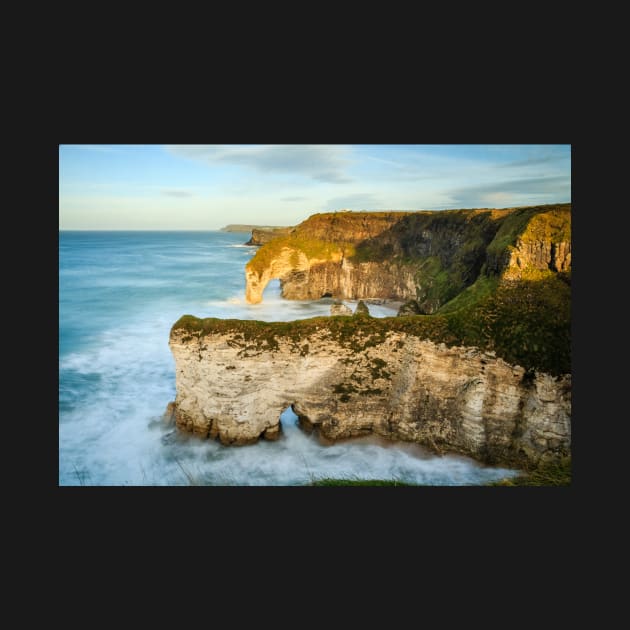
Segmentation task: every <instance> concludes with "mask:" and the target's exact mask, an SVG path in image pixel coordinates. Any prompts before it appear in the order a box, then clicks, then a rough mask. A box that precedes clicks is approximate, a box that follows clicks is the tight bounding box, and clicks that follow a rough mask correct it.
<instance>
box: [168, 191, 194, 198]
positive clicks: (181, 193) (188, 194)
mask: <svg viewBox="0 0 630 630" xmlns="http://www.w3.org/2000/svg"><path fill="white" fill-rule="evenodd" d="M160 193H161V194H162V195H166V196H167V197H193V196H194V195H193V193H191V192H189V191H187V190H161V191H160Z"/></svg>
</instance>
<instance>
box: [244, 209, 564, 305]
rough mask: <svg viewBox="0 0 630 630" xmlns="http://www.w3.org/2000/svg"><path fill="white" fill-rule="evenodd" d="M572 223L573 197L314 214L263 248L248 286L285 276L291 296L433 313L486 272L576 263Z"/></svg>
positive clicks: (257, 290)
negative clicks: (412, 303)
mask: <svg viewBox="0 0 630 630" xmlns="http://www.w3.org/2000/svg"><path fill="white" fill-rule="evenodd" d="M570 231H571V204H559V205H554V206H535V207H527V208H511V209H504V210H491V209H475V210H448V211H446V210H445V211H439V212H424V211H421V212H338V213H325V214H316V215H313V216H311V217H309V218H308V219H307V220H306V221H303V222H302V223H301V224H299V225H298V226H296V227H295V228H293V229H292V230H291V232H290V233H289V234H288V235H286V236H284V237H278V238H274V239H273V240H272V241H270V242H269V243H267V244H266V245H263V246H262V247H261V248H260V249H259V250H258V252H257V253H256V255H255V256H254V257H253V258H252V259H251V260H250V261H249V262H248V264H247V265H246V269H245V281H246V287H245V295H246V299H247V301H248V302H250V303H258V302H260V301H261V300H262V299H263V292H264V289H265V287H266V286H267V283H268V282H269V281H270V280H271V279H274V278H278V279H279V280H280V286H281V291H282V296H283V297H285V298H287V299H293V300H304V299H319V298H321V297H324V296H330V297H334V298H337V299H366V298H385V299H396V300H404V301H407V300H412V299H413V300H416V301H417V303H418V305H419V307H420V309H421V312H422V313H425V314H431V313H435V312H437V311H438V310H439V309H440V308H441V307H442V306H443V305H444V304H446V303H447V302H448V301H449V300H451V299H453V298H454V297H455V296H457V295H458V294H459V293H461V292H462V291H463V290H464V289H465V288H466V287H469V286H471V285H472V284H474V282H475V281H476V280H477V279H478V278H479V277H480V276H481V275H484V274H485V275H488V274H489V275H501V274H503V273H504V272H505V273H506V274H507V276H506V277H508V278H512V279H519V278H521V277H527V276H528V274H530V272H531V271H532V270H539V271H541V270H551V271H564V270H567V269H569V268H570V265H571V239H570ZM523 274H525V275H523Z"/></svg>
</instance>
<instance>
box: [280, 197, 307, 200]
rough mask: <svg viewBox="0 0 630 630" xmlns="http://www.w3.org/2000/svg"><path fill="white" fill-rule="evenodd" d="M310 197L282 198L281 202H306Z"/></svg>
mask: <svg viewBox="0 0 630 630" xmlns="http://www.w3.org/2000/svg"><path fill="white" fill-rule="evenodd" d="M307 199H308V197H281V199H280V201H306V200H307Z"/></svg>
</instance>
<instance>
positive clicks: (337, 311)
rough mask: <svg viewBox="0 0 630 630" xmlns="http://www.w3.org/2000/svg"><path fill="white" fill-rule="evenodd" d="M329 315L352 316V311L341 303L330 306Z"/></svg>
mask: <svg viewBox="0 0 630 630" xmlns="http://www.w3.org/2000/svg"><path fill="white" fill-rule="evenodd" d="M330 314H331V315H352V309H351V308H350V307H349V306H346V305H345V304H342V303H341V302H337V303H335V304H332V305H331V307H330Z"/></svg>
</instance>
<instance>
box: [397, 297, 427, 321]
mask: <svg viewBox="0 0 630 630" xmlns="http://www.w3.org/2000/svg"><path fill="white" fill-rule="evenodd" d="M421 313H422V309H421V308H420V305H419V304H418V302H416V300H408V301H407V302H405V303H404V304H402V305H401V306H400V308H399V309H398V313H397V316H398V317H406V316H407V315H420V314H421Z"/></svg>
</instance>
